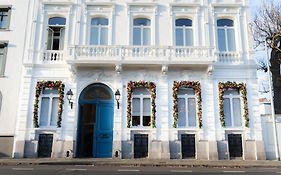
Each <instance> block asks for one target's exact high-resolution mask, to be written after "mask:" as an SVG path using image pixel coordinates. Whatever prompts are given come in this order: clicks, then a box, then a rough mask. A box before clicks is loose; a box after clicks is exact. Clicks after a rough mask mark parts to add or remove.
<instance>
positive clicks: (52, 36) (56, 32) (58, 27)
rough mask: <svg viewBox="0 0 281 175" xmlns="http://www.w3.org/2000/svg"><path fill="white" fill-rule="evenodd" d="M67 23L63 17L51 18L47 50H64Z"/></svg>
mask: <svg viewBox="0 0 281 175" xmlns="http://www.w3.org/2000/svg"><path fill="white" fill-rule="evenodd" d="M65 22H66V19H65V18H62V17H52V18H49V22H48V41H47V50H63V48H64V35H65Z"/></svg>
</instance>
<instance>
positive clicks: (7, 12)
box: [0, 7, 11, 29]
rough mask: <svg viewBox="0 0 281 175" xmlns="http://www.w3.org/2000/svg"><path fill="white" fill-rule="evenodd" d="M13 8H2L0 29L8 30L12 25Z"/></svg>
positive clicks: (0, 9) (0, 10)
mask: <svg viewBox="0 0 281 175" xmlns="http://www.w3.org/2000/svg"><path fill="white" fill-rule="evenodd" d="M10 16H11V7H6V8H0V29H8V28H9V24H10Z"/></svg>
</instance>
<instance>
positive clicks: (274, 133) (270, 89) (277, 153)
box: [265, 38, 280, 161]
mask: <svg viewBox="0 0 281 175" xmlns="http://www.w3.org/2000/svg"><path fill="white" fill-rule="evenodd" d="M268 39H269V38H266V39H265V50H266V59H267V60H266V63H267V64H266V66H267V75H268V81H269V83H268V84H269V93H270V104H271V116H272V125H273V138H274V148H275V152H276V160H278V161H280V155H279V146H278V139H277V129H276V121H275V110H274V101H273V96H274V94H273V85H272V75H271V71H270V66H269V63H270V60H269V56H268V48H267V43H268V42H267V41H268Z"/></svg>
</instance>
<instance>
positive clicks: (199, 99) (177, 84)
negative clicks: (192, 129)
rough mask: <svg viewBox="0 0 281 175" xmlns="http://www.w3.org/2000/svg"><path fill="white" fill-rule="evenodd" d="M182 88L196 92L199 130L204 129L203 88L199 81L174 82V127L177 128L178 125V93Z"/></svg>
mask: <svg viewBox="0 0 281 175" xmlns="http://www.w3.org/2000/svg"><path fill="white" fill-rule="evenodd" d="M181 87H186V88H192V89H194V91H195V95H196V97H197V117H198V123H199V128H202V125H203V124H202V97H201V86H200V83H199V82H198V81H197V82H195V81H180V82H178V81H174V85H173V102H174V105H173V118H174V124H173V127H174V128H177V125H178V118H179V113H178V91H179V89H180V88H181Z"/></svg>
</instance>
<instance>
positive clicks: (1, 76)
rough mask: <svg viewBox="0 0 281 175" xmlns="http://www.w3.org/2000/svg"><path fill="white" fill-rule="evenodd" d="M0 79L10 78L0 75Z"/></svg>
mask: <svg viewBox="0 0 281 175" xmlns="http://www.w3.org/2000/svg"><path fill="white" fill-rule="evenodd" d="M0 78H8V77H7V76H5V75H0Z"/></svg>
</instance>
